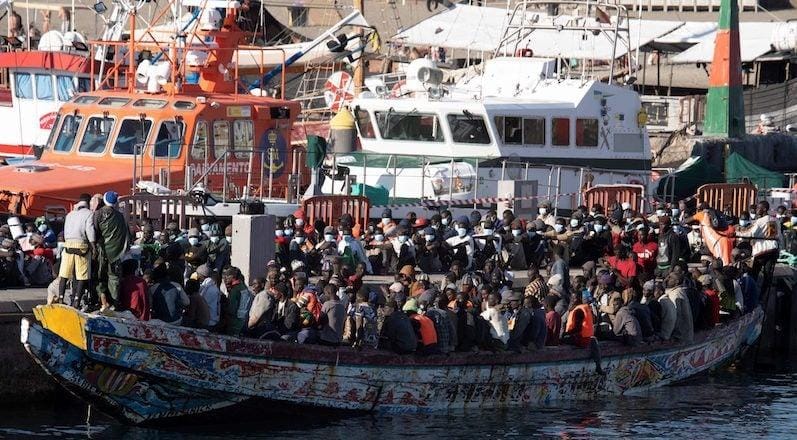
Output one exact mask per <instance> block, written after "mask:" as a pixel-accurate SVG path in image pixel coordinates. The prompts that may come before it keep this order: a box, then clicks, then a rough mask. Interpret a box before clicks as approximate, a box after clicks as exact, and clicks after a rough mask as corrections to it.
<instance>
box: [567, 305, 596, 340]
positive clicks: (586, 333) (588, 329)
mask: <svg viewBox="0 0 797 440" xmlns="http://www.w3.org/2000/svg"><path fill="white" fill-rule="evenodd" d="M576 310H581V311H582V312H583V313H584V321H583V323H582V324H581V332H580V334H579V335H580V336H581V338H582V339H589V338H591V337H592V336H594V335H595V329H594V328H593V326H592V310H591V309H590V308H589V305H587V304H579V305H577V306H576V307H575V308H574V309H573V310H571V311H570V313H569V314H568V315H567V328H565V332H566V333H572V332H573V330H575V327H576V318H575V313H576Z"/></svg>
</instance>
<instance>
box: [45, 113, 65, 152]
mask: <svg viewBox="0 0 797 440" xmlns="http://www.w3.org/2000/svg"><path fill="white" fill-rule="evenodd" d="M60 121H61V113H58V114H57V115H55V122H53V128H52V130H50V134H49V135H47V143H46V144H44V145H45V147H49V146H51V145H52V142H53V138H54V137H55V133H57V132H58V123H59V122H60Z"/></svg>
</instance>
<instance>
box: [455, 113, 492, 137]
mask: <svg viewBox="0 0 797 440" xmlns="http://www.w3.org/2000/svg"><path fill="white" fill-rule="evenodd" d="M447 119H448V125H449V128H451V136H452V137H453V138H454V142H457V143H462V144H489V143H490V135H489V134H488V133H487V124H485V122H484V117H483V116H479V115H474V114H472V113H470V112H463V113H462V114H458V115H456V114H455V115H448V116H447Z"/></svg>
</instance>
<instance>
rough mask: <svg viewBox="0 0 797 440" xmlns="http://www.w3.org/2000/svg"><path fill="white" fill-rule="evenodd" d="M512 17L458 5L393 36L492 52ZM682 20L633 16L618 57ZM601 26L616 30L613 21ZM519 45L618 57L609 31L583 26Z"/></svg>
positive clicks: (542, 51)
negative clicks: (634, 18)
mask: <svg viewBox="0 0 797 440" xmlns="http://www.w3.org/2000/svg"><path fill="white" fill-rule="evenodd" d="M537 15H539V16H540V20H541V21H542V20H543V19H544V18H545V17H546V14H545V13H539V14H537ZM558 18H559V20H560V21H559V22H558V23H559V24H563V22H564V21H568V20H572V17H567V16H560V17H558ZM588 20H589V22H590V24H591V25H598V24H597V23H596V22H595V19H594V18H590V19H588ZM508 21H509V17H508V16H507V11H506V10H505V9H501V8H491V7H479V6H468V5H459V4H458V5H454V6H452V7H451V8H449V9H447V10H445V11H443V12H441V13H439V14H437V15H434V16H432V17H429V18H428V19H426V20H424V21H421V22H420V23H418V24H416V25H415V26H412V27H410V28H408V29H406V30H405V31H403V32H400V33H398V34H397V35H395V36H394V37H393V38H392V39H391V40H392V41H394V42H396V43H400V44H404V45H408V46H424V47H429V46H439V47H444V48H449V49H465V50H467V49H470V50H475V51H487V52H492V51H494V50H496V49H497V48H498V46H499V44H500V43H501V38H502V37H503V34H504V28H505V27H506V24H507V22H508ZM682 24H683V22H682V21H661V20H658V21H654V20H643V21H642V23H641V24H640V23H639V22H637V21H635V20H631V23H630V29H629V33H630V43H628V42H625V43H622V42H620V41H618V45H617V57H620V56H621V55H622V54H623V53H624V52H625V51H626V50H628V49H630V50H632V51H633V50H636V47H637V45H640V46H643V45H645V44H647V43H649V42H651V41H653V40H654V39H655V38H657V37H660V36H662V35H664V34H667V33H669V32H671V31H673V30H674V29H676V28H678V27H679V26H681V25H682ZM600 26H602V27H606V28H607V29H610V28H613V25H609V24H602V25H600ZM628 46H630V48H629V47H628ZM513 47H514V43H513ZM518 47H523V48H530V49H531V50H532V51H533V52H534V56H537V57H565V58H575V59H582V58H590V59H604V60H608V59H611V58H612V41H611V39H609V38H607V35H606V34H604V33H599V34H598V35H594V34H593V33H592V32H589V31H583V30H571V29H568V30H554V29H535V30H534V31H533V32H532V33H531V34H530V35H529V36H527V37H526V38H525V39H524V41H521V42H520V43H519V44H518ZM509 50H510V51H511V49H509Z"/></svg>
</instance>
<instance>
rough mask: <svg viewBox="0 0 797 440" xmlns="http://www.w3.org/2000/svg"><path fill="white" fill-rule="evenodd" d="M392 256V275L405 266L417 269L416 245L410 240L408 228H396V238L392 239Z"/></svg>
mask: <svg viewBox="0 0 797 440" xmlns="http://www.w3.org/2000/svg"><path fill="white" fill-rule="evenodd" d="M390 244H391V245H392V251H393V252H392V254H391V258H390V266H389V267H390V270H391V272H392V273H396V272H398V270H399V268H402V267H404V266H412V267H415V245H414V244H413V243H412V241H411V240H410V231H409V229H407V228H406V227H403V226H399V227H397V228H396V236H395V237H393V238H391V239H390Z"/></svg>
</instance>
